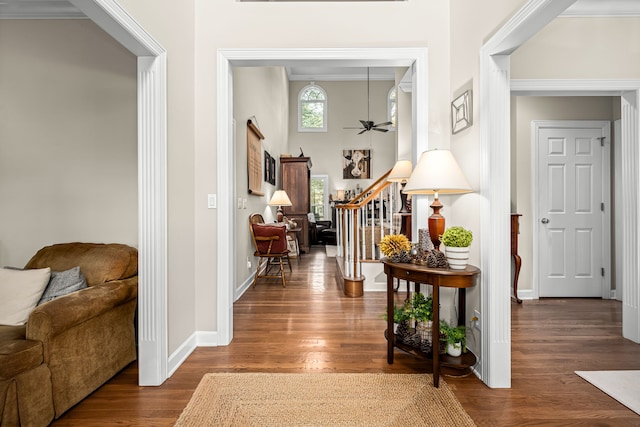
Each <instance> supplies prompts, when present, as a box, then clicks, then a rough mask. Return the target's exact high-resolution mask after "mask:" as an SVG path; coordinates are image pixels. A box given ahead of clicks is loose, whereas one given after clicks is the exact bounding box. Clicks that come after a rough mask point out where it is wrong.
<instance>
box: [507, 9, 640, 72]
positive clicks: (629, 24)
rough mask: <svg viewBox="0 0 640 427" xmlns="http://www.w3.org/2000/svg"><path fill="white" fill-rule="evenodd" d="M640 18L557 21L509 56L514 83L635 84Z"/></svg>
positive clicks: (638, 66)
mask: <svg viewBox="0 0 640 427" xmlns="http://www.w3.org/2000/svg"><path fill="white" fill-rule="evenodd" d="M638 40H640V17H618V18H557V19H555V20H554V21H553V22H551V23H550V24H549V25H547V26H546V27H545V28H543V29H542V30H541V31H540V32H538V34H536V35H535V36H534V37H533V38H531V40H529V41H528V42H527V43H525V44H524V45H523V46H522V47H520V49H518V50H517V51H515V52H514V53H513V55H511V77H512V78H514V79H524V78H526V79H534V78H535V79H638V78H640V43H638Z"/></svg>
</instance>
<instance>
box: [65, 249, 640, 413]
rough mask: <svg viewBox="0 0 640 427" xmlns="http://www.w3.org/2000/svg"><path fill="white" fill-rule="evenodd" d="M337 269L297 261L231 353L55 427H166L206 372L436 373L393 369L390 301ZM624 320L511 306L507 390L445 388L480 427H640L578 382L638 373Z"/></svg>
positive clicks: (404, 363) (132, 380) (470, 380)
mask: <svg viewBox="0 0 640 427" xmlns="http://www.w3.org/2000/svg"><path fill="white" fill-rule="evenodd" d="M334 263H335V261H334V259H333V258H327V257H326V256H325V255H324V250H323V248H322V247H313V248H312V251H311V253H310V254H305V255H303V256H302V257H301V258H300V260H299V262H298V261H297V260H294V261H293V273H287V274H288V277H287V288H286V289H283V288H282V286H281V285H280V283H279V281H277V280H273V281H271V282H266V281H261V282H260V283H259V284H258V286H257V287H256V288H251V289H249V290H248V291H247V292H246V293H245V295H243V296H242V298H240V300H238V301H237V302H236V303H235V304H234V339H233V342H232V343H231V345H229V346H226V347H215V348H198V349H196V350H195V351H194V352H193V354H191V355H190V356H189V358H188V359H187V360H186V362H185V363H184V364H183V365H182V366H181V367H180V368H179V369H178V370H177V372H176V373H174V375H173V376H172V377H171V378H169V379H168V380H167V381H166V382H165V383H164V384H163V385H162V386H159V387H139V386H138V385H137V375H138V369H137V364H136V363H133V364H131V365H130V366H129V367H127V368H126V369H124V370H123V371H122V372H121V373H120V374H119V375H117V376H116V377H114V378H113V379H112V380H111V381H109V382H108V383H107V384H105V385H104V386H103V387H101V388H100V389H99V390H97V391H96V392H94V393H93V394H92V395H91V396H89V397H88V398H86V399H85V400H83V401H82V402H81V403H79V404H78V405H76V406H75V407H74V408H72V409H71V410H70V411H68V412H67V413H66V414H64V415H63V416H62V417H61V418H60V419H59V420H57V421H56V422H55V423H54V424H53V425H55V426H108V425H122V426H125V425H126V426H171V425H173V423H174V422H175V420H176V419H177V418H178V416H179V415H180V413H181V411H182V409H183V408H184V406H185V405H186V404H187V402H188V401H189V399H190V397H191V395H192V393H193V391H194V390H195V388H196V386H197V385H198V383H199V381H200V379H201V378H202V376H203V375H204V374H205V373H207V372H294V373H295V372H388V373H419V372H430V370H431V368H430V366H429V364H428V363H426V362H425V361H421V360H418V359H416V358H414V357H413V356H410V355H407V354H405V353H403V352H402V351H400V350H396V352H395V361H394V364H393V365H388V364H387V361H386V340H385V338H384V336H383V332H384V329H385V327H386V325H385V322H384V321H383V320H382V319H381V318H380V314H381V313H383V312H384V310H385V306H386V301H385V294H384V293H366V294H365V295H364V297H362V298H348V297H345V296H344V295H343V294H342V293H341V292H340V290H339V289H338V287H337V285H336V283H335V279H334V268H335V264H334ZM621 311H622V308H621V304H620V303H619V302H617V301H607V300H599V299H544V300H539V301H524V303H523V304H522V305H517V304H515V303H514V304H513V305H512V357H511V360H512V380H513V381H512V388H511V389H490V388H488V387H487V386H486V385H484V384H483V383H482V382H481V381H480V380H478V379H477V378H476V377H475V376H473V375H471V376H468V377H464V378H449V377H445V381H446V382H447V383H448V384H449V385H450V386H451V387H452V388H453V390H454V392H455V394H456V396H457V397H458V399H459V400H460V402H461V403H462V405H463V406H464V408H465V409H466V411H467V412H468V413H469V415H471V417H472V418H473V419H474V421H475V422H476V424H477V425H478V426H578V425H580V426H640V416H638V415H637V414H635V413H634V412H632V411H631V410H629V409H627V408H626V407H625V406H623V405H621V404H620V403H618V402H617V401H615V400H614V399H612V398H610V397H609V396H607V395H606V394H604V393H602V392H601V391H599V390H598V389H597V388H595V387H594V386H592V385H590V384H588V383H587V382H585V381H584V380H582V379H581V378H580V377H578V376H577V375H575V374H574V373H573V372H574V371H576V370H607V369H640V345H638V344H634V343H632V342H630V341H628V340H624V339H623V338H622V336H621V333H622V331H621V315H622V313H621ZM407 425H408V426H411V423H410V421H408V422H407Z"/></svg>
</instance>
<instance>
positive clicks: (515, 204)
mask: <svg viewBox="0 0 640 427" xmlns="http://www.w3.org/2000/svg"><path fill="white" fill-rule="evenodd" d="M511 102H512V117H511V122H512V127H513V129H514V130H515V139H514V140H512V141H511V150H512V153H513V154H514V156H513V159H514V161H515V163H513V164H512V165H511V175H512V182H513V177H515V199H513V200H512V201H511V205H512V209H513V212H517V213H520V214H522V216H521V217H520V236H519V237H518V250H519V254H520V256H521V257H522V269H521V270H520V278H519V280H518V291H519V292H521V295H523V296H530V295H531V293H530V292H531V290H532V289H533V283H532V278H533V269H532V267H533V240H534V238H535V236H533V235H532V230H533V221H534V220H536V218H537V215H536V213H535V212H533V210H532V207H533V206H532V203H533V196H532V185H533V182H532V178H533V171H532V153H533V151H532V144H533V141H531V121H532V120H614V119H615V111H614V110H615V103H616V102H617V103H618V105H619V104H620V98H619V97H606V96H600V97H598V96H594V97H589V96H581V97H532V96H519V97H513V98H512V100H511ZM612 129H613V126H612ZM613 149H614V150H615V147H613ZM612 158H613V152H612ZM612 181H613V180H612Z"/></svg>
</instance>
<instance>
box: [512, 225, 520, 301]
mask: <svg viewBox="0 0 640 427" xmlns="http://www.w3.org/2000/svg"><path fill="white" fill-rule="evenodd" d="M521 216H522V215H521V214H517V213H512V214H511V256H512V257H513V261H514V262H515V265H516V271H515V275H514V276H513V297H514V298H515V300H516V302H517V303H518V304H522V300H521V299H520V298H518V277H519V276H520V267H521V266H522V258H520V255H518V234H520V224H519V222H520V217H521Z"/></svg>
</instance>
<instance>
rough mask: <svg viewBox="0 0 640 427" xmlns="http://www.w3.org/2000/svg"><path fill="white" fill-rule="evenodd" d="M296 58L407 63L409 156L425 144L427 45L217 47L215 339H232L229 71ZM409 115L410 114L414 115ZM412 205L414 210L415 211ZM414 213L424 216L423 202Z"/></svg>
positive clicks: (342, 62) (233, 253)
mask: <svg viewBox="0 0 640 427" xmlns="http://www.w3.org/2000/svg"><path fill="white" fill-rule="evenodd" d="M298 61H301V62H305V63H307V65H308V62H309V61H311V62H317V63H318V64H320V63H324V64H335V65H343V66H344V65H345V64H347V65H351V66H360V67H366V66H387V67H389V66H392V67H395V66H404V67H413V70H414V74H415V76H416V77H415V79H414V82H413V84H414V87H413V93H414V94H416V96H413V97H412V102H413V111H414V114H415V116H417V117H420V120H413V123H412V126H413V132H412V139H413V144H412V157H413V162H415V161H416V160H417V158H418V154H419V153H422V152H423V151H425V150H427V149H428V134H429V132H428V123H429V120H428V108H427V107H428V100H429V97H428V84H427V82H428V78H427V77H428V50H427V48H327V49H322V48H320V49H301V48H285V49H269V48H265V49H219V50H218V69H217V75H218V83H217V91H218V92H217V93H218V104H217V124H218V133H217V140H218V142H217V159H216V167H217V181H218V190H217V191H218V198H219V200H220V203H219V204H218V206H219V208H218V218H217V228H218V239H217V242H218V262H217V264H218V271H217V284H218V285H217V286H218V289H217V325H218V330H217V340H218V343H217V344H218V345H228V344H229V343H230V342H231V340H232V339H233V284H234V283H235V281H236V277H235V268H234V266H235V257H236V245H235V240H234V239H235V232H234V230H235V228H236V222H235V210H234V206H235V204H234V197H235V196H234V193H233V191H234V190H233V188H232V186H228V185H220V183H224V182H234V179H235V166H234V165H235V161H234V158H233V156H234V150H233V127H232V122H233V73H232V68H233V67H238V66H257V65H264V66H267V65H269V66H279V65H285V64H292V63H296V62H298ZM415 116H414V117H415ZM418 209H419V208H417V209H416V210H418ZM423 210H424V211H423V212H422V211H419V212H418V213H417V214H418V215H419V216H420V217H423V218H427V216H428V214H427V207H426V205H425V207H424V209H423Z"/></svg>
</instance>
